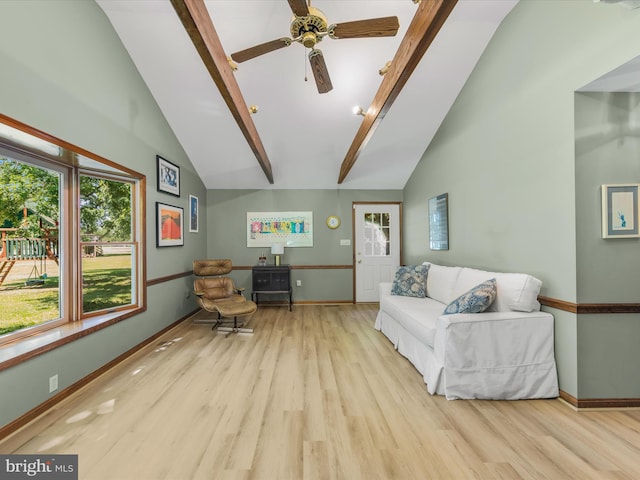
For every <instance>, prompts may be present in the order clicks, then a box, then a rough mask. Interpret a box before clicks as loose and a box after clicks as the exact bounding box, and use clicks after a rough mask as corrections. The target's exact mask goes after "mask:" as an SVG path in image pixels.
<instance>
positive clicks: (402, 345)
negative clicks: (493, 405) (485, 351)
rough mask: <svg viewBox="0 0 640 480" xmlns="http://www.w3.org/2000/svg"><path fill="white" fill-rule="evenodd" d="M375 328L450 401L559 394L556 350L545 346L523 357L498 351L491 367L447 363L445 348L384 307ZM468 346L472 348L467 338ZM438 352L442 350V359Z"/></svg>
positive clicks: (431, 389)
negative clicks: (425, 338)
mask: <svg viewBox="0 0 640 480" xmlns="http://www.w3.org/2000/svg"><path fill="white" fill-rule="evenodd" d="M375 328H376V330H379V331H380V332H382V333H383V334H384V335H385V336H386V337H387V338H388V339H389V340H390V341H391V343H392V344H393V346H394V347H395V349H396V350H397V351H398V353H400V354H401V355H402V356H404V357H406V358H407V359H408V360H409V362H411V364H412V365H413V366H414V367H415V368H416V370H418V372H420V374H421V375H422V376H423V379H424V382H425V383H426V385H427V391H428V392H429V393H430V394H432V395H434V394H438V395H444V396H445V397H446V398H447V399H449V400H454V399H474V398H475V399H487V400H520V399H533V398H556V397H557V396H558V394H559V390H558V378H557V371H556V364H555V359H554V358H553V350H552V349H548V348H544V345H543V348H540V349H538V353H537V354H536V355H534V357H531V356H530V355H529V356H527V355H526V354H525V353H524V349H523V353H522V356H521V357H520V358H518V357H514V356H513V355H511V354H508V355H506V354H505V355H504V356H501V354H500V353H501V352H495V356H496V359H495V363H494V364H493V365H492V366H491V367H487V366H478V365H473V364H470V363H468V362H462V364H460V362H457V361H455V362H451V364H447V361H446V359H447V358H448V357H447V353H443V348H446V347H444V346H443V345H441V346H440V348H438V349H436V350H434V349H433V348H431V347H430V346H428V345H425V344H424V343H421V342H420V341H418V340H416V338H415V337H414V336H413V335H411V334H410V333H409V332H407V330H406V329H405V328H404V327H403V326H402V325H400V324H399V323H398V322H397V321H396V320H394V319H393V317H391V316H390V315H388V314H387V313H386V312H384V311H383V310H380V311H379V312H378V315H377V317H376V321H375ZM449 340H450V341H451V340H452V339H451V338H449ZM528 340H529V339H527V341H528ZM438 341H441V343H442V339H438V336H436V343H437V342H438ZM551 341H552V339H551ZM471 343H472V342H471ZM466 345H467V348H468V347H470V345H469V343H468V341H467V343H466ZM485 347H486V346H485ZM454 350H455V348H454ZM437 352H441V356H442V358H439V356H438V354H437ZM453 357H454V358H457V356H456V355H453ZM532 358H535V360H534V361H532Z"/></svg>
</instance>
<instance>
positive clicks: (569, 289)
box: [404, 0, 640, 398]
mask: <svg viewBox="0 0 640 480" xmlns="http://www.w3.org/2000/svg"><path fill="white" fill-rule="evenodd" d="M638 54H640V9H637V10H629V9H625V8H622V7H621V6H620V5H607V4H604V3H594V2H592V1H591V0H567V1H564V0H553V1H544V0H535V1H534V0H521V1H520V2H519V3H518V5H516V7H515V8H514V9H513V10H512V12H511V13H510V14H509V15H508V16H507V18H506V19H505V20H504V22H503V23H502V24H501V26H500V27H499V28H498V30H497V32H496V34H495V36H494V38H493V39H492V41H491V42H490V43H489V45H488V47H487V49H486V51H485V52H484V54H483V55H482V57H481V58H480V60H479V62H478V64H477V65H476V68H475V69H474V71H473V73H472V75H471V77H470V78H469V80H468V81H467V83H466V85H465V87H464V88H463V90H462V92H461V93H460V95H459V96H458V98H457V100H456V102H455V104H454V105H453V107H452V109H451V111H450V112H449V114H448V115H447V117H446V119H445V121H444V122H443V124H442V126H441V127H440V129H439V131H438V132H437V134H436V136H435V138H434V140H433V142H432V144H431V145H430V146H429V148H428V149H427V151H426V152H425V154H424V156H423V158H422V160H421V162H420V164H419V165H418V167H417V168H416V170H415V172H414V174H413V175H412V177H411V178H410V180H409V182H408V183H407V186H406V188H405V190H404V213H405V236H404V249H405V254H406V255H405V261H406V262H407V263H415V262H418V261H422V260H431V261H434V262H436V263H442V264H449V265H468V266H473V267H479V268H486V269H492V270H501V271H521V272H527V273H531V274H533V275H535V276H537V277H538V278H540V279H541V280H542V281H543V287H542V292H541V294H542V295H544V296H548V297H552V298H556V299H559V300H563V301H566V302H572V303H575V302H579V301H581V302H587V301H590V302H609V301H611V302H616V301H635V302H637V298H638V297H637V290H635V292H636V296H635V300H629V298H630V296H632V294H633V288H637V287H634V286H631V285H629V286H627V287H626V289H625V291H626V292H627V293H628V294H629V295H624V297H625V298H627V300H622V298H621V295H620V294H619V293H618V291H617V290H616V289H615V288H613V289H612V288H610V286H609V285H608V283H607V279H606V278H604V277H603V276H602V275H601V274H598V275H594V278H596V280H593V282H595V285H594V286H593V288H592V286H587V285H586V284H585V285H583V284H581V283H580V282H581V280H578V279H580V278H582V275H581V272H582V271H583V269H584V268H587V267H585V263H588V262H592V258H590V256H589V255H583V254H582V253H581V251H580V250H579V249H580V248H581V244H580V243H579V242H577V241H576V237H577V235H578V234H579V232H580V230H579V229H580V227H577V224H578V225H579V221H580V220H579V217H580V215H581V210H580V209H576V208H577V206H576V204H577V202H578V201H581V192H580V188H581V186H580V185H578V186H577V185H576V174H577V171H576V170H577V162H578V158H577V156H576V147H575V137H576V131H575V125H574V123H575V122H574V92H575V91H576V90H578V89H579V88H580V87H582V86H584V85H586V84H588V83H589V82H591V81H592V80H595V79H596V78H598V77H600V76H601V75H603V74H605V73H607V72H609V71H611V70H612V69H614V68H615V67H617V66H619V65H620V64H622V63H625V62H626V61H628V60H629V59H631V58H633V57H635V56H637V55H638ZM633 158H634V160H635V162H636V172H637V159H638V155H637V152H636V154H635V156H634V157H633ZM635 178H636V181H637V174H636V177H635ZM444 192H448V194H449V226H450V239H449V242H450V249H449V250H448V251H444V252H431V251H429V250H428V247H427V244H426V242H425V241H424V239H425V238H427V235H428V224H427V216H426V209H427V200H428V199H429V198H430V197H433V196H435V195H439V194H441V193H444ZM592 200H593V199H592ZM597 212H599V207H598V208H597ZM598 232H599V230H598V229H596V231H595V235H596V236H597V235H598ZM634 245H635V255H636V257H637V253H638V250H637V242H636V243H635V244H634ZM631 248H632V249H633V248H634V247H633V246H632V247H631ZM605 261H606V260H605ZM633 270H634V269H627V270H626V271H625V273H623V274H622V275H621V277H622V278H621V281H622V282H629V281H630V280H631V279H632V278H633V277H632V276H631V275H632V272H633ZM594 273H596V272H594ZM585 277H586V276H585ZM589 282H591V280H589ZM632 284H633V285H637V282H635V280H634V281H633V283H632ZM595 292H598V293H597V295H596V294H595ZM546 310H548V311H550V312H551V313H553V314H554V317H555V319H556V335H555V337H556V338H555V341H556V357H557V360H558V369H559V380H560V388H561V389H562V390H564V391H566V392H567V393H569V394H571V395H573V396H576V397H582V398H586V397H585V396H587V397H590V396H592V395H595V396H598V397H606V398H623V397H636V398H637V397H640V381H637V380H636V378H637V376H636V378H634V379H633V380H631V379H630V378H629V377H628V375H627V374H626V373H627V372H624V371H623V370H622V369H617V370H616V369H615V368H614V366H615V365H616V364H617V363H619V362H620V361H622V360H624V361H626V362H630V363H632V364H636V365H637V356H636V355H635V354H634V355H631V353H630V352H629V350H628V349H626V350H625V351H626V352H628V353H629V355H626V356H625V355H624V354H621V355H612V354H611V353H612V352H611V346H612V345H616V344H617V343H620V342H624V337H625V335H626V334H628V333H631V332H635V328H631V327H630V325H631V324H633V319H623V318H622V317H621V316H617V317H606V316H605V317H604V318H600V319H598V318H596V317H594V316H590V317H589V318H588V319H586V318H583V317H584V316H581V317H580V318H578V317H577V315H575V314H572V313H569V312H564V311H559V310H555V309H546ZM636 323H637V322H636ZM593 324H595V325H599V328H598V329H594V328H590V326H591V325H593ZM596 331H598V333H599V334H602V335H604V337H600V339H599V340H600V343H598V342H597V335H595V333H594V332H596ZM635 338H637V335H636V337H635ZM596 345H597V346H598V350H600V351H599V352H598V353H596V354H595V355H593V356H592V352H593V351H594V348H595V346H596ZM603 349H604V350H605V351H604V352H603V351H602V350H603ZM621 357H622V358H621ZM594 358H597V359H598V361H593V359H594ZM582 365H585V366H586V365H588V367H585V368H589V370H588V371H587V370H586V369H585V368H583V367H582ZM605 376H608V381H607V383H606V386H603V385H602V379H603V378H604V377H605ZM630 383H631V384H632V385H633V386H631V387H630V386H629V384H630Z"/></svg>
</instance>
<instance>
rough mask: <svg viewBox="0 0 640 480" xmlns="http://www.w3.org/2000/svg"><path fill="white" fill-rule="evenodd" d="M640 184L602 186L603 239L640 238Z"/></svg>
mask: <svg viewBox="0 0 640 480" xmlns="http://www.w3.org/2000/svg"><path fill="white" fill-rule="evenodd" d="M639 185H640V184H638V183H628V184H624V185H602V238H629V237H640V233H639V232H638V186H639Z"/></svg>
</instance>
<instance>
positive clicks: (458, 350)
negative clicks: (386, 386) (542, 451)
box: [375, 262, 558, 400]
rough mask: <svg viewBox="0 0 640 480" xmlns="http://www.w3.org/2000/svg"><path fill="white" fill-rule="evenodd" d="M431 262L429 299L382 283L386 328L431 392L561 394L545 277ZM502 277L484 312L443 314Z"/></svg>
mask: <svg viewBox="0 0 640 480" xmlns="http://www.w3.org/2000/svg"><path fill="white" fill-rule="evenodd" d="M424 264H425V265H428V266H429V271H428V273H427V281H426V295H427V296H426V298H416V297H406V296H399V295H391V286H392V284H391V283H381V284H380V287H379V289H380V311H379V312H378V316H377V318H376V322H375V328H376V329H377V330H380V331H381V332H382V333H383V334H384V335H385V336H386V337H387V338H388V339H389V340H390V341H391V342H392V343H393V345H394V347H395V348H396V349H397V350H398V352H399V353H400V354H402V355H403V356H405V357H406V358H407V359H408V360H409V361H410V362H411V363H412V364H413V365H414V366H415V367H416V369H417V370H418V371H419V372H420V373H421V374H422V375H423V377H424V382H425V383H426V384H427V390H428V391H429V393H431V394H432V395H433V394H439V395H445V396H446V398H447V399H461V398H465V399H470V398H478V399H505V400H515V399H525V398H554V397H557V396H558V379H557V372H556V363H555V357H554V335H553V328H554V327H553V322H554V319H553V316H552V315H551V314H549V313H545V312H541V311H540V303H538V300H537V296H538V293H539V291H540V287H541V285H542V282H541V281H540V280H538V279H537V278H535V277H532V276H531V275H526V274H519V273H495V272H487V271H483V270H476V269H472V268H465V267H446V266H441V265H435V264H432V263H428V262H425V263H424ZM490 278H495V279H496V284H497V295H496V299H495V301H494V302H493V303H492V304H491V306H490V307H489V309H488V310H487V311H485V312H482V313H456V314H451V315H443V314H442V313H443V310H444V309H445V307H446V306H447V305H448V304H449V303H450V302H451V301H452V300H454V299H456V298H457V297H458V296H460V295H461V294H463V293H465V292H467V291H468V290H470V289H471V288H473V287H474V286H476V285H478V284H480V283H482V282H484V281H486V280H488V279H490Z"/></svg>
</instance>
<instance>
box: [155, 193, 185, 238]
mask: <svg viewBox="0 0 640 480" xmlns="http://www.w3.org/2000/svg"><path fill="white" fill-rule="evenodd" d="M183 217H184V210H183V209H182V207H174V206H173V205H167V204H165V203H160V202H156V246H158V247H178V246H181V245H184V218H183Z"/></svg>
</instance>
